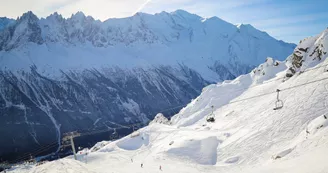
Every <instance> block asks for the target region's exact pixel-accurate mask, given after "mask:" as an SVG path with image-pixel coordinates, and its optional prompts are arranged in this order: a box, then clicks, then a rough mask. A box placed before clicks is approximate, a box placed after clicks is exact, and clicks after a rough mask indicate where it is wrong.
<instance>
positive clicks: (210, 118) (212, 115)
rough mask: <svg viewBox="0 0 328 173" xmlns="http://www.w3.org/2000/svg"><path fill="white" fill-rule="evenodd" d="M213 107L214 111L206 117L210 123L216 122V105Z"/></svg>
mask: <svg viewBox="0 0 328 173" xmlns="http://www.w3.org/2000/svg"><path fill="white" fill-rule="evenodd" d="M211 108H212V113H211V114H210V115H209V116H208V117H207V118H206V121H207V122H209V123H214V122H215V118H214V113H213V110H214V106H211Z"/></svg>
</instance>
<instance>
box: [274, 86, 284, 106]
mask: <svg viewBox="0 0 328 173" xmlns="http://www.w3.org/2000/svg"><path fill="white" fill-rule="evenodd" d="M280 91H281V90H279V89H277V101H276V103H275V108H273V110H279V109H281V108H283V107H284V102H283V101H282V100H280V99H279V92H280Z"/></svg>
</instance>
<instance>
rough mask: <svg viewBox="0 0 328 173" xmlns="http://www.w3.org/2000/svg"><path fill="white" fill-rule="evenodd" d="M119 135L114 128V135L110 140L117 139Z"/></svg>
mask: <svg viewBox="0 0 328 173" xmlns="http://www.w3.org/2000/svg"><path fill="white" fill-rule="evenodd" d="M117 137H118V133H117V132H116V128H114V131H113V133H112V134H111V135H110V139H117Z"/></svg>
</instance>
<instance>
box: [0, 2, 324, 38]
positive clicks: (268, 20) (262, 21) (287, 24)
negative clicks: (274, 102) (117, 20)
mask: <svg viewBox="0 0 328 173" xmlns="http://www.w3.org/2000/svg"><path fill="white" fill-rule="evenodd" d="M0 3H1V4H2V5H1V6H0V16H8V17H12V18H16V17H17V16H20V15H21V14H22V13H23V12H26V11H28V10H31V11H33V12H34V13H36V14H37V15H38V16H39V17H46V16H48V15H49V14H51V13H53V12H55V11H58V12H59V13H61V14H63V16H65V17H69V16H70V15H71V14H72V13H76V12H77V11H83V12H84V13H85V14H87V15H91V16H93V17H94V18H96V19H100V20H106V19H108V18H112V17H127V16H131V15H133V14H134V13H135V12H137V11H142V12H147V13H152V14H153V13H158V12H161V11H168V12H171V11H175V10H176V9H184V10H186V11H189V12H191V13H195V14H198V15H200V16H203V17H212V16H217V17H220V18H222V19H223V20H226V21H228V22H230V23H233V24H239V23H249V24H252V25H253V26H254V27H256V28H258V29H260V30H263V31H266V32H268V33H269V34H270V35H272V36H273V37H275V38H277V39H281V40H284V41H287V42H293V43H298V42H299V40H301V39H303V38H305V37H308V36H312V35H316V34H319V33H320V32H321V31H323V30H324V29H325V28H326V27H327V26H328V10H327V7H328V0H28V1H26V0H0ZM18 4H19V5H18Z"/></svg>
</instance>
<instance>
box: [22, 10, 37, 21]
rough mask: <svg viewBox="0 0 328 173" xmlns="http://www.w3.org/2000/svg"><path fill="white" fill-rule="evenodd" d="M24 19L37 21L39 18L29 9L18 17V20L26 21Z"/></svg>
mask: <svg viewBox="0 0 328 173" xmlns="http://www.w3.org/2000/svg"><path fill="white" fill-rule="evenodd" d="M24 20H28V21H37V20H39V18H38V17H37V16H36V15H35V14H34V13H33V12H32V11H28V12H26V13H24V14H23V15H22V16H21V17H20V18H19V19H18V21H24Z"/></svg>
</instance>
